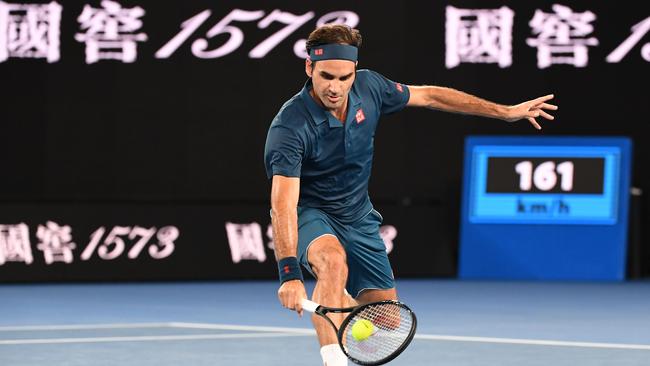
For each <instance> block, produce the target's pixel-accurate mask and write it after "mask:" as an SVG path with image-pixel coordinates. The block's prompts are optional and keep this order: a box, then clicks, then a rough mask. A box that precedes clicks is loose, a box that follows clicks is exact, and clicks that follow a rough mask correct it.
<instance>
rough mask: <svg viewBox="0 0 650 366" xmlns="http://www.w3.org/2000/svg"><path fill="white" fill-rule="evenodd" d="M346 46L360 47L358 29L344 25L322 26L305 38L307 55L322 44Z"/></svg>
mask: <svg viewBox="0 0 650 366" xmlns="http://www.w3.org/2000/svg"><path fill="white" fill-rule="evenodd" d="M335 43H336V44H347V45H350V46H354V47H357V48H359V47H361V33H359V30H358V29H353V28H350V27H349V26H347V25H345V24H323V25H321V26H320V27H318V28H316V29H314V31H313V32H311V33H310V34H309V37H308V38H307V53H309V51H310V50H311V49H312V48H314V47H318V46H322V45H324V44H335Z"/></svg>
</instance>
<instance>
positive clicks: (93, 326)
mask: <svg viewBox="0 0 650 366" xmlns="http://www.w3.org/2000/svg"><path fill="white" fill-rule="evenodd" d="M170 324H171V323H114V324H69V325H17V326H5V327H0V332H11V331H32V330H84V329H131V328H136V329H138V328H168V327H170V326H171V325H170Z"/></svg>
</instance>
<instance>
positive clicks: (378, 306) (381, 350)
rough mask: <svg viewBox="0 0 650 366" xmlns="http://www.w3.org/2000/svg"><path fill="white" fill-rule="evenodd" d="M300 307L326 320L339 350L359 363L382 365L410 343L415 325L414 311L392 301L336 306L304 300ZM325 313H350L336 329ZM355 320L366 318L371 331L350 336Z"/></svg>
mask: <svg viewBox="0 0 650 366" xmlns="http://www.w3.org/2000/svg"><path fill="white" fill-rule="evenodd" d="M302 308H303V309H304V310H307V311H309V312H312V313H314V314H317V315H319V316H321V317H323V318H325V319H327V321H328V322H329V323H330V324H331V325H332V327H334V331H335V332H336V335H337V338H338V341H339V345H340V346H341V349H342V350H343V353H345V355H346V356H348V358H349V359H350V360H351V361H352V362H354V363H356V364H359V365H382V364H385V363H386V362H388V361H390V360H392V359H394V358H395V357H397V356H398V355H399V354H400V353H402V351H404V350H405V349H406V347H407V346H408V345H409V343H411V340H413V336H414V335H415V329H416V327H417V319H416V318H415V313H414V312H413V311H412V310H411V309H409V307H408V306H406V305H404V304H403V303H401V302H399V301H394V300H385V301H379V302H373V303H369V304H365V305H360V306H355V307H350V308H340V309H339V308H328V307H326V306H322V305H319V304H317V303H315V302H313V301H309V300H307V299H304V300H303V301H302ZM327 313H350V314H348V316H347V317H346V318H345V319H344V320H343V323H341V327H340V328H338V329H337V328H336V325H334V322H332V320H331V319H330V318H329V317H328V316H327V315H326V314H327ZM359 320H369V321H370V322H372V324H373V331H372V334H371V335H370V336H369V337H368V338H366V339H363V340H356V339H355V338H354V337H353V336H352V326H353V325H354V324H355V323H356V322H357V321H359Z"/></svg>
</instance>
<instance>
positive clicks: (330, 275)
mask: <svg viewBox="0 0 650 366" xmlns="http://www.w3.org/2000/svg"><path fill="white" fill-rule="evenodd" d="M307 258H308V259H309V265H310V266H311V268H312V270H313V271H314V274H315V275H316V277H318V279H319V280H324V279H330V280H337V279H343V280H345V279H347V275H348V266H347V262H346V256H345V250H344V249H343V246H342V245H341V243H339V241H338V239H336V237H334V236H331V235H326V236H323V237H321V238H319V239H317V240H316V242H314V243H313V244H312V245H311V246H310V247H309V251H308V253H307Z"/></svg>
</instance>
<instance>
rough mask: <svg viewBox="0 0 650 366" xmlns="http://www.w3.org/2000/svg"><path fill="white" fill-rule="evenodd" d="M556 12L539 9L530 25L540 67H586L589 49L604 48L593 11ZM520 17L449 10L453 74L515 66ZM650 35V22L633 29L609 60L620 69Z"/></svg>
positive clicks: (645, 50) (559, 8) (648, 51)
mask: <svg viewBox="0 0 650 366" xmlns="http://www.w3.org/2000/svg"><path fill="white" fill-rule="evenodd" d="M551 10H552V12H545V11H543V10H541V9H537V10H536V11H535V14H534V15H533V17H532V19H531V20H530V21H529V22H528V25H529V26H530V32H531V33H532V35H533V36H534V37H530V38H527V39H526V44H527V45H529V46H530V47H535V48H537V67H538V68H540V69H545V68H547V67H550V66H552V65H556V64H569V65H572V66H575V67H585V66H587V64H588V62H589V49H588V47H595V46H599V41H598V39H597V38H596V37H593V36H590V35H591V34H592V33H593V31H594V27H593V25H592V24H591V23H592V22H593V21H594V20H596V14H594V13H593V12H591V11H589V10H587V11H583V12H576V11H574V10H573V9H571V8H570V7H568V6H564V5H560V4H554V5H553V6H551ZM514 17H515V12H514V11H513V10H512V9H510V8H508V7H505V6H503V7H501V8H499V9H459V8H456V7H453V6H447V9H446V23H445V31H446V37H445V44H446V53H445V65H446V67H447V68H448V69H451V68H454V67H457V66H458V65H459V64H461V63H484V64H490V63H496V64H498V65H499V67H502V68H505V67H509V66H511V64H512V59H513V57H512V36H513V22H514ZM649 31H650V17H647V18H646V19H645V20H643V21H641V22H640V23H638V24H636V25H634V26H633V27H632V35H630V37H628V38H627V39H626V40H625V41H623V43H622V44H621V45H619V46H618V47H617V48H616V49H614V50H613V51H612V52H611V53H610V54H609V55H608V56H607V58H606V61H607V62H610V63H617V62H620V61H621V60H622V59H623V57H625V56H626V55H627V54H628V53H629V52H630V50H631V49H632V48H633V47H634V46H636V45H637V44H638V43H639V42H640V41H641V39H642V38H643V37H644V36H645V35H646V34H647V33H648V32H649ZM641 57H642V58H643V59H644V60H646V61H650V43H646V44H644V45H643V46H642V48H641Z"/></svg>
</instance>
